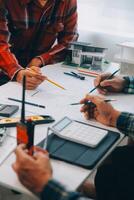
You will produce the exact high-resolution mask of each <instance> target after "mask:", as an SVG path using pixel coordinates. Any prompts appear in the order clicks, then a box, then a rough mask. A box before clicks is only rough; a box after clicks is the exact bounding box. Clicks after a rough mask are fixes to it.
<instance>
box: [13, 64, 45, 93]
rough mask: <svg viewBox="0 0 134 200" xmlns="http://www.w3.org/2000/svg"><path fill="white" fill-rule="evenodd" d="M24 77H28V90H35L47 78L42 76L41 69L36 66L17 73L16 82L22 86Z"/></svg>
mask: <svg viewBox="0 0 134 200" xmlns="http://www.w3.org/2000/svg"><path fill="white" fill-rule="evenodd" d="M24 75H25V76H26V89H28V90H34V89H35V88H37V87H38V86H39V85H40V84H41V83H42V82H43V81H44V80H45V79H46V78H47V77H46V76H44V75H42V74H41V71H40V68H39V67H34V66H32V67H31V68H28V69H24V70H20V71H19V72H18V73H17V76H16V81H17V82H19V83H21V84H22V80H23V76H24Z"/></svg>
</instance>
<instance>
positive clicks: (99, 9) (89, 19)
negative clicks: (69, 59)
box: [78, 0, 134, 36]
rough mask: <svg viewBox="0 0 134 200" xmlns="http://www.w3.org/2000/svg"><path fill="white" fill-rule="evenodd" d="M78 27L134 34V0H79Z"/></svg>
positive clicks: (85, 29) (127, 34)
mask: <svg viewBox="0 0 134 200" xmlns="http://www.w3.org/2000/svg"><path fill="white" fill-rule="evenodd" d="M78 13H79V20H78V27H79V30H84V31H90V30H91V31H97V32H98V31H99V32H104V33H112V34H116V35H122V36H123V35H125V36H134V25H133V21H134V0H78Z"/></svg>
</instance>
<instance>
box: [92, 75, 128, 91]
mask: <svg viewBox="0 0 134 200" xmlns="http://www.w3.org/2000/svg"><path fill="white" fill-rule="evenodd" d="M110 75H111V74H110V73H104V74H101V75H99V76H97V78H96V79H95V80H94V85H95V86H97V85H100V87H98V88H97V89H98V91H99V93H101V94H106V93H107V92H121V91H122V90H123V88H124V87H125V83H126V81H125V79H123V78H122V77H119V76H114V77H113V78H112V79H108V80H106V79H107V78H108V77H109V76H110Z"/></svg>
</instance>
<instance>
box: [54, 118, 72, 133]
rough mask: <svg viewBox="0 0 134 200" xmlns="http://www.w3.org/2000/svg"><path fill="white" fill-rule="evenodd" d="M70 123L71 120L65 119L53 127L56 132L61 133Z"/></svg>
mask: <svg viewBox="0 0 134 200" xmlns="http://www.w3.org/2000/svg"><path fill="white" fill-rule="evenodd" d="M71 122H72V120H71V119H69V118H67V117H65V118H64V119H63V120H61V121H59V122H58V123H57V124H55V125H54V126H53V128H54V129H55V130H56V131H61V130H62V129H64V128H65V127H66V126H68V125H69V124H70V123H71Z"/></svg>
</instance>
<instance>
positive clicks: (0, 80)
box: [0, 72, 10, 86]
mask: <svg viewBox="0 0 134 200" xmlns="http://www.w3.org/2000/svg"><path fill="white" fill-rule="evenodd" d="M9 80H10V79H9V77H8V76H7V75H6V74H4V73H3V72H0V86H1V85H3V84H5V83H7V82H8V81H9Z"/></svg>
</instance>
